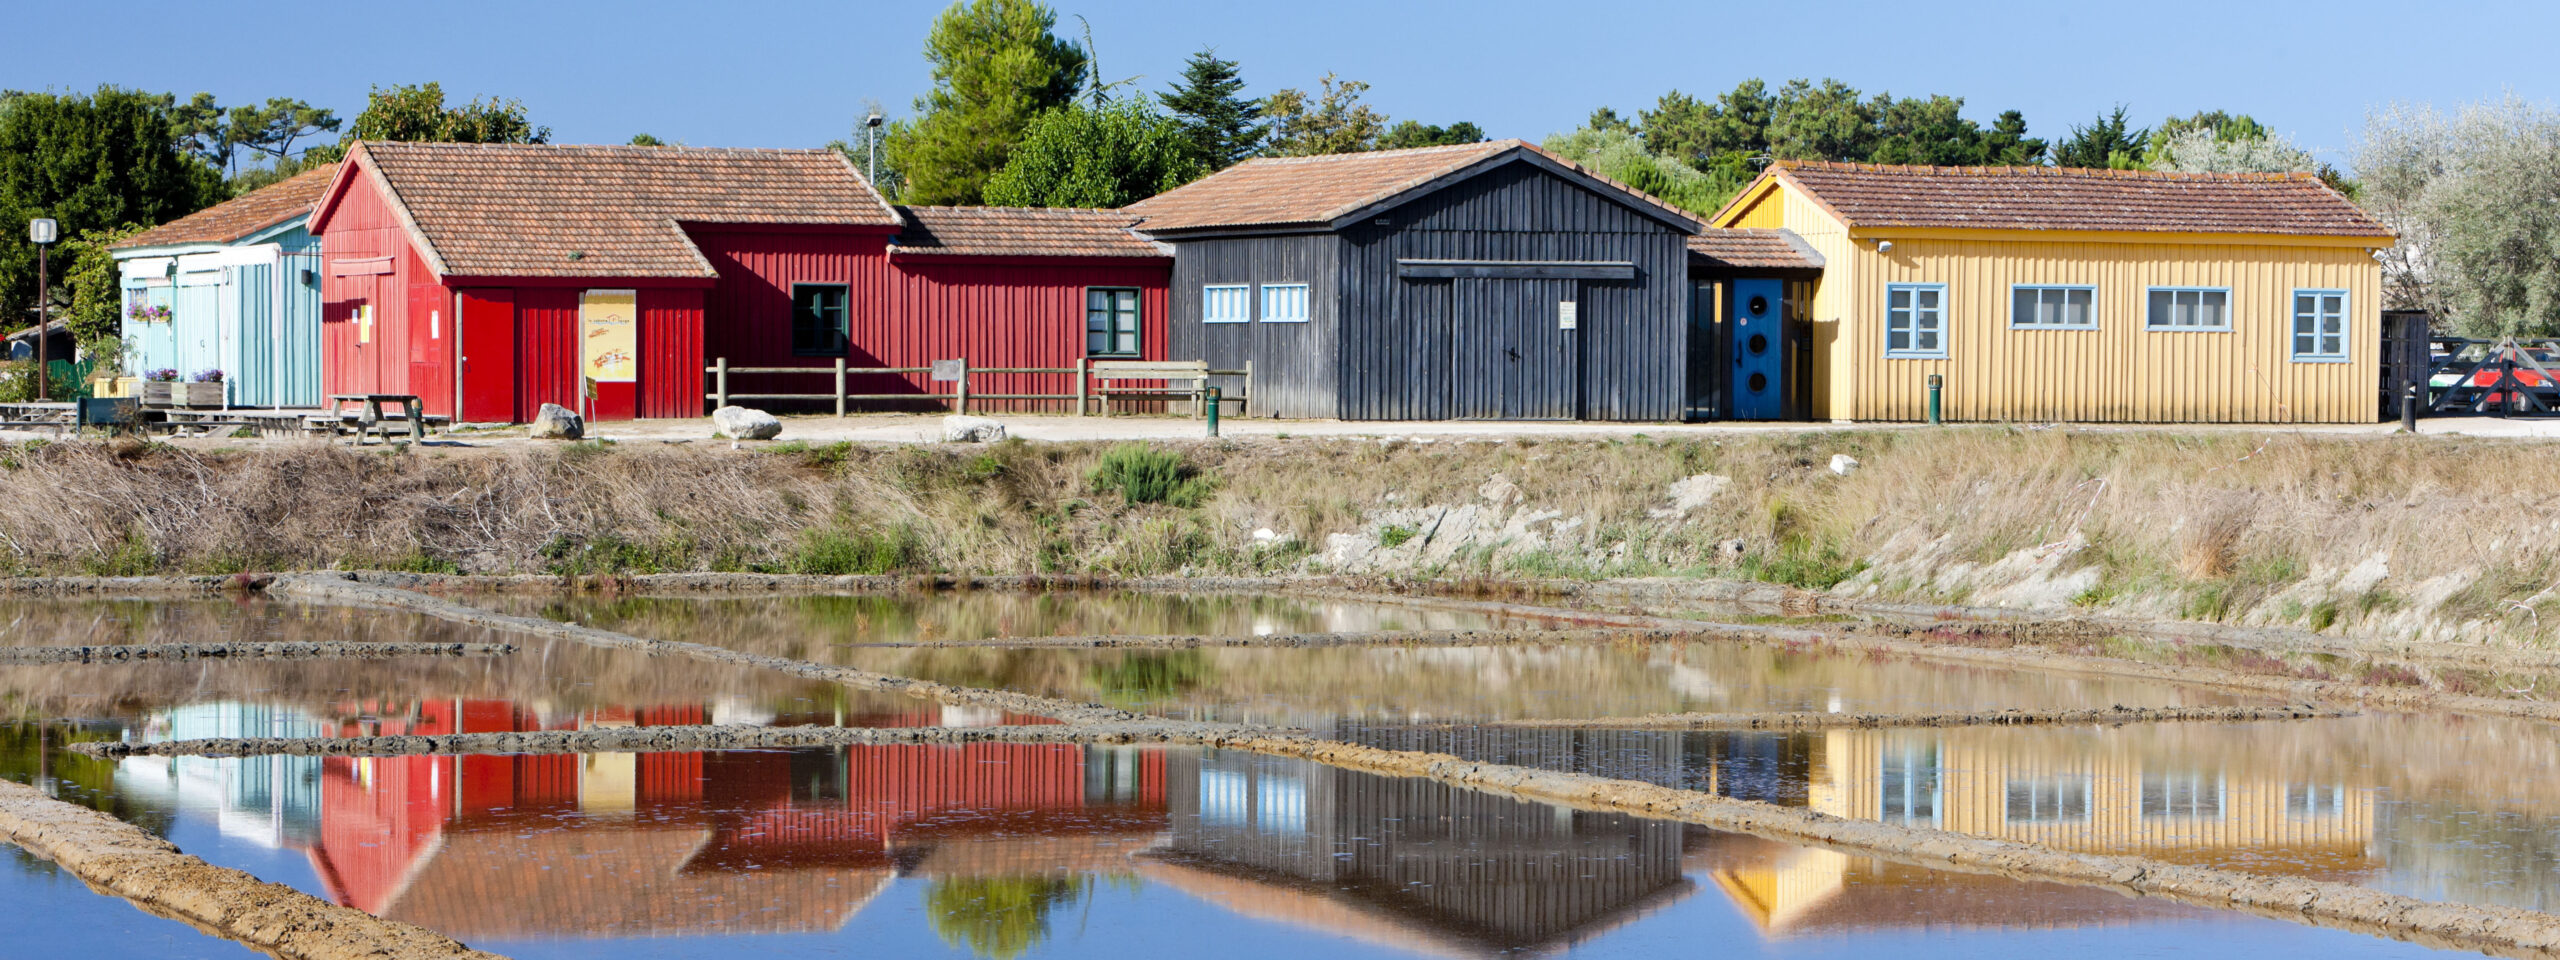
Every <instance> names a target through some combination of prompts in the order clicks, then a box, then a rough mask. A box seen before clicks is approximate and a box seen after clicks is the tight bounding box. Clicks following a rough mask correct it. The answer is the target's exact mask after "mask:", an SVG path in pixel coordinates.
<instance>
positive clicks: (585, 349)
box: [578, 290, 640, 383]
mask: <svg viewBox="0 0 2560 960" xmlns="http://www.w3.org/2000/svg"><path fill="white" fill-rule="evenodd" d="M578 343H579V347H580V349H579V354H578V355H579V356H580V357H582V358H584V360H583V363H582V364H581V365H580V367H581V370H582V371H583V372H584V373H585V375H586V378H587V379H589V380H593V381H595V382H597V383H630V382H633V381H635V380H638V379H640V308H639V295H638V294H637V293H636V292H635V291H631V290H589V291H587V292H586V294H585V295H584V296H581V297H580V298H579V299H578Z"/></svg>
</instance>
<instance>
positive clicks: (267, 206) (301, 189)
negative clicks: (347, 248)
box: [108, 163, 338, 250]
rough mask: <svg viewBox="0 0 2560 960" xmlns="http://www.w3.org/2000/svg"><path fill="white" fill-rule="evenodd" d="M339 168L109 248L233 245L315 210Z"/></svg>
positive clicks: (299, 177) (318, 170)
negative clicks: (203, 244)
mask: <svg viewBox="0 0 2560 960" xmlns="http://www.w3.org/2000/svg"><path fill="white" fill-rule="evenodd" d="M337 175H338V165H337V164H334V163H324V164H321V165H319V166H316V167H313V168H311V169H309V170H305V171H302V172H301V173H297V174H294V175H293V176H290V177H286V178H284V179H283V180H279V181H276V182H275V183H271V184H268V185H266V186H264V187H260V188H258V189H256V190H252V191H249V192H248V193H246V194H243V195H241V196H237V197H233V198H231V199H229V200H225V201H223V202H221V203H217V204H214V205H213V206H210V207H206V208H204V209H202V210H198V211H196V212H194V213H190V214H187V215H186V216H183V217H179V218H178V219H175V220H171V221H169V222H167V223H164V224H161V225H159V226H156V227H153V228H151V229H149V230H145V231H142V232H141V233H137V234H134V235H133V236H130V237H126V238H124V239H123V240H119V241H116V242H115V243H113V244H109V245H108V249H110V250H129V249H133V248H136V247H168V246H177V245H179V244H189V243H230V242H231V241H234V240H238V239H240V238H242V237H245V236H248V235H250V234H253V233H256V232H258V231H260V230H264V229H266V228H268V227H272V226H275V225H276V224H279V223H283V222H285V221H287V220H291V219H293V218H295V217H299V216H303V215H305V214H308V213H310V212H311V205H312V204H315V203H318V202H320V195H321V194H323V193H327V192H328V191H329V180H330V179H331V178H333V177H336V176H337Z"/></svg>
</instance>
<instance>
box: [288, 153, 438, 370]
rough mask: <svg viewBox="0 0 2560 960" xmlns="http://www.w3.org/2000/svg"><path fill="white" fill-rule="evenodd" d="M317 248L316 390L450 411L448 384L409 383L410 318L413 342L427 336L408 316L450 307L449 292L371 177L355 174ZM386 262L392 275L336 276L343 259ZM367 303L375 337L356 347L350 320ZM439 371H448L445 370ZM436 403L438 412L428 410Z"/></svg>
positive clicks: (420, 322) (421, 319) (420, 320)
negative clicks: (410, 400)
mask: <svg viewBox="0 0 2560 960" xmlns="http://www.w3.org/2000/svg"><path fill="white" fill-rule="evenodd" d="M320 242H321V250H322V253H323V257H324V260H325V263H324V265H323V266H322V268H321V273H322V275H323V279H322V281H321V290H320V299H321V331H320V344H321V360H320V369H321V386H322V392H323V393H333V394H342V393H408V394H417V395H419V396H421V397H422V398H424V399H426V400H427V401H428V402H429V403H430V404H431V406H430V409H432V410H435V411H436V412H440V413H441V412H444V410H443V408H442V407H450V406H452V400H453V396H452V394H453V384H452V383H451V382H450V380H449V379H448V380H447V381H446V382H442V383H427V384H421V383H412V382H411V380H412V377H411V376H410V367H411V352H412V349H411V348H412V344H411V343H410V338H411V337H412V335H413V331H412V330H411V325H412V320H413V319H414V321H415V325H416V327H417V329H416V330H415V331H414V335H415V336H417V337H419V338H422V339H423V338H425V337H426V334H427V329H426V317H425V316H423V315H421V316H418V317H415V318H412V317H410V316H409V314H410V312H411V311H410V304H411V303H413V302H414V303H450V302H451V299H452V296H451V293H450V291H447V290H446V289H445V288H444V287H443V285H442V284H440V283H438V282H437V279H436V277H435V275H434V274H433V273H431V272H429V271H428V270H427V266H426V263H425V261H423V260H421V259H420V258H419V256H418V254H417V251H416V250H414V249H412V248H411V246H410V244H409V238H408V234H407V232H406V231H405V230H403V229H402V228H401V226H400V222H399V219H398V218H397V217H396V216H395V215H394V214H393V213H392V210H391V207H390V205H389V204H388V203H386V202H384V200H383V198H382V196H381V194H380V193H379V192H378V191H377V190H376V189H375V187H374V182H373V179H372V178H371V177H370V176H365V175H362V174H358V175H356V176H354V177H353V178H352V179H351V182H350V183H349V184H348V185H347V194H346V196H345V197H344V198H343V199H341V200H339V201H338V206H337V209H336V211H335V212H334V213H333V214H332V216H331V218H330V221H329V224H328V233H327V234H326V235H325V236H323V237H321V241H320ZM385 256H387V257H391V258H392V261H391V263H392V271H391V272H390V273H382V274H363V275H348V276H341V275H339V273H340V270H339V266H340V264H342V263H343V262H345V261H349V260H363V259H369V258H374V257H385ZM367 305H370V306H371V307H372V308H373V315H374V323H373V336H372V338H371V340H370V341H369V342H362V343H360V342H358V336H357V330H356V323H355V322H354V318H355V316H356V311H357V308H359V307H363V306H367ZM444 342H445V343H450V342H451V341H450V340H449V339H447V340H445V341H444ZM448 359H449V358H448ZM442 369H444V370H448V371H449V370H451V369H452V367H451V364H450V363H449V362H447V363H446V364H444V365H443V367H442ZM439 395H441V397H442V399H441V400H440V401H439V400H437V397H438V396H439ZM437 403H441V404H442V407H436V406H432V405H433V404H437Z"/></svg>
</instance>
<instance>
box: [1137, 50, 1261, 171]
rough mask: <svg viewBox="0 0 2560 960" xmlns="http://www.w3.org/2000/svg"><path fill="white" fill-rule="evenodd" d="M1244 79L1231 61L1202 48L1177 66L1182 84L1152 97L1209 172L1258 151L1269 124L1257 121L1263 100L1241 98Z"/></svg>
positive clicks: (1232, 163)
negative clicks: (1167, 113)
mask: <svg viewBox="0 0 2560 960" xmlns="http://www.w3.org/2000/svg"><path fill="white" fill-rule="evenodd" d="M1243 91H1244V77H1243V76H1242V75H1241V74H1239V73H1238V72H1237V71H1236V62H1235V61H1233V60H1222V59H1219V58H1218V52H1217V51H1215V50H1207V49H1204V50H1201V51H1200V52H1198V53H1194V54H1192V55H1191V59H1190V61H1189V62H1187V63H1184V64H1183V66H1182V82H1180V83H1178V84H1176V85H1174V86H1173V87H1172V88H1171V89H1168V90H1166V91H1165V92H1163V93H1160V94H1157V95H1156V100H1157V102H1159V103H1162V104H1164V108H1165V110H1166V111H1168V112H1170V113H1172V114H1173V117H1174V119H1175V120H1176V121H1177V122H1179V123H1181V124H1182V132H1183V136H1185V137H1187V138H1189V139H1190V141H1191V150H1192V155H1193V156H1196V157H1199V158H1200V161H1201V162H1202V163H1204V164H1206V165H1207V166H1208V167H1209V169H1210V170H1213V171H1214V170H1224V169H1226V168H1228V167H1231V166H1234V165H1235V164H1236V162H1237V161H1240V160H1243V159H1244V158H1246V157H1250V156H1253V154H1254V152H1255V151H1257V150H1260V149H1262V141H1263V138H1264V137H1267V136H1270V134H1271V125H1270V124H1269V123H1265V122H1263V120H1262V101H1260V100H1255V99H1249V98H1246V97H1243V96H1240V95H1239V94H1241V93H1242V92H1243Z"/></svg>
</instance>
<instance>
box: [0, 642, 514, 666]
mask: <svg viewBox="0 0 2560 960" xmlns="http://www.w3.org/2000/svg"><path fill="white" fill-rule="evenodd" d="M514 652H516V647H515V644H512V643H335V642H320V641H312V642H283V643H263V642H261V643H134V644H104V645H99V646H86V647H0V665H5V666H17V665H21V664H33V663H129V662H132V661H135V660H379V659H385V658H390V657H498V656H505V655H507V654H511V653H514Z"/></svg>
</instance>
